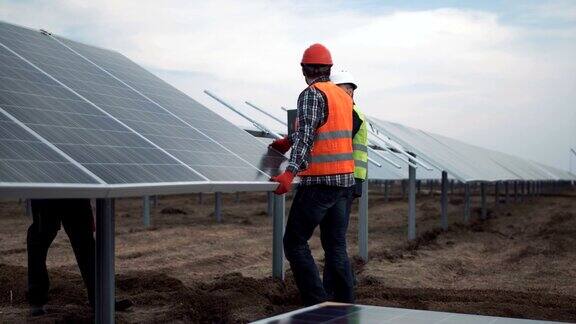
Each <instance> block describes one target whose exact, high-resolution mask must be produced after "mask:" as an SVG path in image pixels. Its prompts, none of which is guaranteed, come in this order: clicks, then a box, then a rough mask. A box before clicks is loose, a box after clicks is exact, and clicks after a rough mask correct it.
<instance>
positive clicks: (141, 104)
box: [23, 36, 267, 181]
mask: <svg viewBox="0 0 576 324" xmlns="http://www.w3.org/2000/svg"><path fill="white" fill-rule="evenodd" d="M44 42H53V44H52V43H51V44H49V46H53V45H54V44H56V45H57V46H58V47H57V48H56V49H53V55H54V56H53V57H46V56H45V55H42V54H38V53H28V52H25V53H24V54H23V55H24V56H25V57H26V58H28V59H30V60H31V61H33V62H35V64H38V66H40V67H41V68H42V69H44V70H47V71H50V73H51V75H52V76H54V77H55V78H57V79H58V80H59V81H61V82H63V83H64V84H66V85H67V86H68V87H70V88H72V89H73V90H74V91H76V92H77V93H79V94H80V95H81V96H82V97H84V98H86V99H87V100H88V101H90V102H92V103H93V104H95V105H96V106H97V107H99V108H101V109H102V110H104V111H106V112H107V113H109V114H110V115H112V116H113V117H114V118H116V119H118V120H119V121H120V122H122V123H123V124H124V125H127V126H128V127H129V128H130V129H132V130H133V131H134V132H136V133H138V134H140V135H142V136H144V137H145V138H146V139H148V140H150V141H151V142H153V143H154V144H156V145H158V146H160V147H162V146H161V145H159V143H160V144H170V143H171V142H172V140H174V141H177V142H179V143H180V144H182V142H183V141H182V140H184V142H185V143H186V145H180V147H178V150H174V151H172V150H170V149H166V151H167V153H169V154H171V155H172V156H174V157H176V158H177V159H178V160H180V161H181V162H184V163H187V164H188V165H189V166H191V167H193V168H194V169H195V170H198V171H199V172H200V173H202V174H204V173H210V177H209V179H210V180H215V181H226V180H236V181H255V180H267V176H266V175H265V174H262V173H261V172H258V170H256V168H255V167H254V166H251V165H249V164H248V163H247V162H245V161H242V160H241V159H239V158H238V157H236V156H234V155H233V154H231V153H229V152H226V151H225V150H223V149H222V148H221V147H219V146H218V144H217V143H215V142H213V141H211V140H209V139H208V138H206V136H204V135H202V134H201V133H199V132H198V131H196V130H194V129H193V128H191V127H189V126H188V125H186V124H185V123H183V122H181V121H180V120H178V119H177V118H175V117H174V116H172V115H170V114H168V113H166V112H165V111H164V110H163V109H162V108H160V107H158V106H157V105H155V104H153V103H152V102H150V101H149V100H147V99H146V98H144V97H142V96H141V95H140V94H138V93H137V92H135V91H133V90H131V89H130V88H128V87H126V86H125V85H124V84H122V83H121V82H119V81H118V80H116V79H114V78H113V77H110V76H109V75H107V74H105V73H104V72H103V71H102V70H100V69H98V68H97V67H96V66H94V65H93V64H91V63H89V62H88V61H86V60H84V59H82V58H81V57H80V56H78V55H76V54H75V53H74V52H72V51H70V50H69V49H67V48H65V47H64V46H62V45H59V44H58V43H57V42H55V41H54V40H52V39H51V38H48V37H46V36H45V39H44ZM68 58H70V59H68ZM81 127H84V128H85V126H81ZM158 133H161V135H158V136H153V135H152V134H158ZM196 142H199V144H197V143H196ZM162 148H163V149H165V147H162ZM206 152H208V153H212V152H219V156H218V158H217V159H213V157H214V156H213V155H210V154H206ZM192 155H193V156H194V157H195V159H191V158H190V156H192ZM183 160H186V161H183ZM206 165H209V166H210V167H211V168H212V167H220V168H225V167H227V166H234V167H236V169H235V171H236V172H235V173H234V174H233V177H232V178H231V177H230V176H229V172H227V171H223V170H222V171H220V172H215V171H214V170H213V169H210V170H206V172H204V170H201V169H202V168H203V167H204V166H206ZM255 171H256V172H255Z"/></svg>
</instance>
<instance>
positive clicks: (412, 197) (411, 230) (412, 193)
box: [408, 166, 416, 240]
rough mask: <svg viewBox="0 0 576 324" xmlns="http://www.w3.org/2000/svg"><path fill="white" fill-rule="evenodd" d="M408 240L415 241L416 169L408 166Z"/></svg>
mask: <svg viewBox="0 0 576 324" xmlns="http://www.w3.org/2000/svg"><path fill="white" fill-rule="evenodd" d="M408 239H409V240H414V239H416V168H415V167H413V166H408Z"/></svg>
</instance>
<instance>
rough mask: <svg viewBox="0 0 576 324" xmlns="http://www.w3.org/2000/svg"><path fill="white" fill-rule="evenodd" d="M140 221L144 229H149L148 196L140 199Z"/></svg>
mask: <svg viewBox="0 0 576 324" xmlns="http://www.w3.org/2000/svg"><path fill="white" fill-rule="evenodd" d="M142 221H143V223H144V227H146V228H148V227H150V196H144V197H142Z"/></svg>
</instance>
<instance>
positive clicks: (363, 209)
mask: <svg viewBox="0 0 576 324" xmlns="http://www.w3.org/2000/svg"><path fill="white" fill-rule="evenodd" d="M358 250H359V251H358V253H359V255H360V258H361V259H362V260H363V261H364V262H367V261H368V179H366V180H365V181H364V182H363V183H362V196H361V197H360V201H359V204H358Z"/></svg>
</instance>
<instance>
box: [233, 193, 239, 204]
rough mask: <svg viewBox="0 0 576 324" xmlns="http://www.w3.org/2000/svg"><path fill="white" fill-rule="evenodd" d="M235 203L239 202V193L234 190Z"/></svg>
mask: <svg viewBox="0 0 576 324" xmlns="http://www.w3.org/2000/svg"><path fill="white" fill-rule="evenodd" d="M234 202H235V203H239V202H240V193H239V192H236V198H235V199H234Z"/></svg>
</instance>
